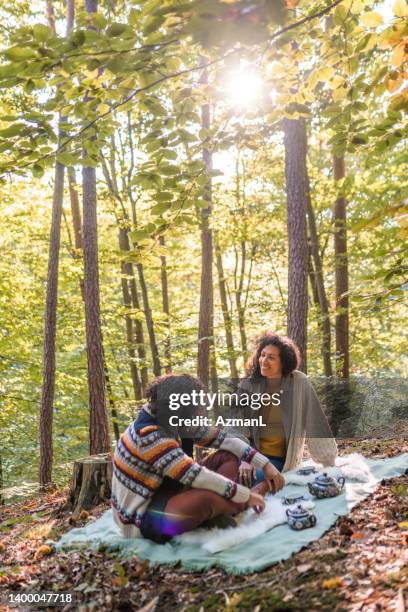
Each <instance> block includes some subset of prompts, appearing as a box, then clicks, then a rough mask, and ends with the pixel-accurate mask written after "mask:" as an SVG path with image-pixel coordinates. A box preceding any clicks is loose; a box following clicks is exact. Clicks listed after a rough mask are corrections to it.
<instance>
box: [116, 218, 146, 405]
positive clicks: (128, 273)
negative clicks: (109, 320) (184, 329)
mask: <svg viewBox="0 0 408 612" xmlns="http://www.w3.org/2000/svg"><path fill="white" fill-rule="evenodd" d="M126 238H127V233H126V229H125V228H123V227H121V228H120V229H119V246H120V248H121V250H123V251H126V250H127V249H126V246H127V245H128V244H129V241H128V240H126ZM121 273H122V279H121V285H122V295H123V304H124V306H125V308H126V314H125V321H126V340H127V346H128V354H129V363H130V375H131V378H132V385H133V393H134V396H135V399H136V400H140V399H142V397H143V392H142V385H141V382H140V378H139V373H138V370H137V367H136V351H135V348H134V344H135V332H134V326H133V319H132V317H131V315H130V310H131V308H132V302H131V294H130V291H129V281H130V280H131V278H132V276H133V266H132V264H131V263H130V262H125V261H122V262H121ZM133 280H134V278H133ZM142 332H143V330H142ZM143 348H144V347H143ZM145 359H146V354H144V360H145Z"/></svg>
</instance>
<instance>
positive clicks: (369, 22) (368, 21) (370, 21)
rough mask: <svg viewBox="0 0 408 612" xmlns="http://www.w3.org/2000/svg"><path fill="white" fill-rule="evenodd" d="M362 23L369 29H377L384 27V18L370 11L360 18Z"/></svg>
mask: <svg viewBox="0 0 408 612" xmlns="http://www.w3.org/2000/svg"><path fill="white" fill-rule="evenodd" d="M360 20H361V23H362V24H363V25H365V26H367V27H369V28H377V27H378V26H380V25H383V23H384V18H383V16H382V15H380V13H376V12H375V11H369V12H368V13H363V14H362V15H361V17H360Z"/></svg>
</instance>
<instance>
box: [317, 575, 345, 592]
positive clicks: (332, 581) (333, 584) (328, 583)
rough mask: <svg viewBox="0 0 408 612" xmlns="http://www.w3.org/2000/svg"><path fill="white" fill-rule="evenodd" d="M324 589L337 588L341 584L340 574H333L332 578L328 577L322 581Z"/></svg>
mask: <svg viewBox="0 0 408 612" xmlns="http://www.w3.org/2000/svg"><path fill="white" fill-rule="evenodd" d="M322 586H323V588H324V589H337V588H338V587H340V586H343V580H342V579H341V578H340V576H334V577H333V578H328V579H327V580H324V581H323V584H322Z"/></svg>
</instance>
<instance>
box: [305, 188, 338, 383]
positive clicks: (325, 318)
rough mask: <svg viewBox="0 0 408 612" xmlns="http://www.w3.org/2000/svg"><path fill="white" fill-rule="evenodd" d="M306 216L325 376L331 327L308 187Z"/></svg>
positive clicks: (329, 369)
mask: <svg viewBox="0 0 408 612" xmlns="http://www.w3.org/2000/svg"><path fill="white" fill-rule="evenodd" d="M307 218H308V224H309V234H310V250H311V255H312V258H313V263H314V278H315V281H316V289H317V296H318V303H319V307H320V312H321V316H322V336H323V337H322V357H323V367H324V373H325V376H327V377H331V376H333V369H332V364H331V327H330V314H329V301H328V299H327V295H326V288H325V286H324V277H323V265H322V259H321V256H320V250H319V237H318V235H317V228H316V216H315V213H314V210H313V206H312V201H311V196H310V188H309V190H308V198H307Z"/></svg>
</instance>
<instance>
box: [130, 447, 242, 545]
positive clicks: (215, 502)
mask: <svg viewBox="0 0 408 612" xmlns="http://www.w3.org/2000/svg"><path fill="white" fill-rule="evenodd" d="M201 464H202V465H203V466H205V467H206V468H207V469H209V470H211V471H213V472H217V473H218V474H221V475H222V476H225V477H226V478H229V479H230V480H234V481H235V480H236V479H237V477H238V467H239V460H238V459H237V457H235V455H233V454H232V453H230V452H228V451H217V452H215V453H213V454H212V455H210V456H209V457H206V458H205V459H204V460H203V461H202V462H201ZM163 501H164V500H163ZM165 501H166V503H165V505H164V508H163V511H162V512H160V510H159V507H160V490H159V491H158V493H157V494H156V496H155V498H154V500H153V502H152V504H151V505H150V506H149V508H148V510H147V513H146V514H147V515H149V513H151V514H153V513H155V512H156V513H158V512H159V513H160V517H159V520H156V521H149V516H147V517H146V521H149V524H150V523H151V524H152V525H153V523H154V527H153V529H152V528H149V530H142V533H143V535H145V537H149V538H150V539H154V540H156V541H166V540H168V539H170V538H171V537H173V536H175V535H179V534H181V533H184V532H186V531H190V530H192V529H195V528H196V527H198V526H199V525H201V524H202V523H203V522H204V521H207V520H209V519H212V518H214V517H216V516H219V515H220V514H229V515H234V514H238V513H239V512H242V511H243V510H245V509H246V504H236V503H234V502H232V501H230V500H228V499H225V497H222V496H221V495H218V494H217V493H213V492H212V491H207V490H205V489H188V490H186V491H182V492H180V493H174V494H172V495H169V496H167V500H165ZM143 531H145V533H144V532H143Z"/></svg>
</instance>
